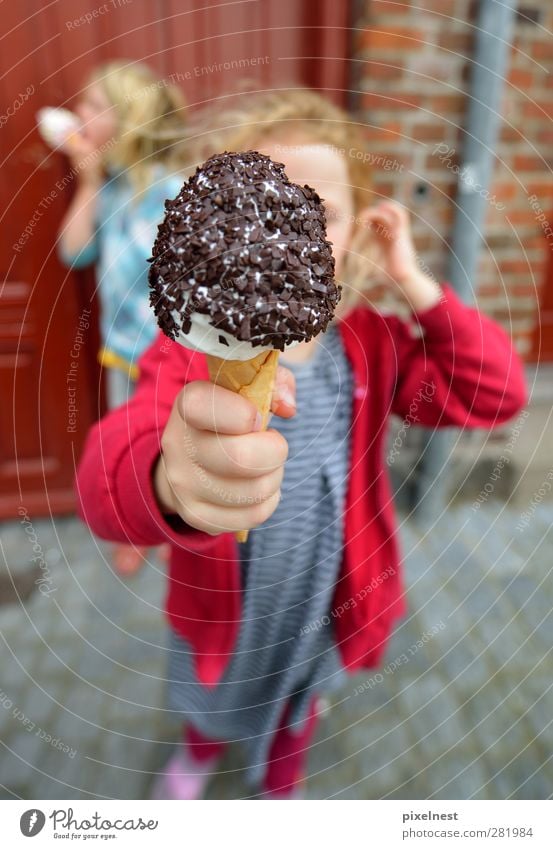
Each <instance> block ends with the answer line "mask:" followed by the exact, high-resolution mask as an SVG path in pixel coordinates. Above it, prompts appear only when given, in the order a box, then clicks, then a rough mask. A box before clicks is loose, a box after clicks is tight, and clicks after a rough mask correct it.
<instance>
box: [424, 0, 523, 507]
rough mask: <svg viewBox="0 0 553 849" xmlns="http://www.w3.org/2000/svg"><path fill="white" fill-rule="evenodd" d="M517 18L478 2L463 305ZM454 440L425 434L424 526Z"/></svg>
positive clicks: (454, 260) (442, 486)
mask: <svg viewBox="0 0 553 849" xmlns="http://www.w3.org/2000/svg"><path fill="white" fill-rule="evenodd" d="M515 15H516V0H502V2H496V0H481V2H480V5H479V9H478V15H477V22H476V32H475V47H474V55H473V63H474V64H473V67H472V75H471V84H470V89H469V92H468V110H467V117H466V122H465V128H464V141H463V150H462V154H463V164H462V166H461V170H460V174H459V181H458V193H457V211H456V215H455V222H454V225H453V234H452V249H451V252H450V256H449V266H448V274H447V279H448V281H449V282H450V283H451V284H452V286H453V288H454V289H455V291H456V292H457V293H458V294H459V295H460V297H461V298H463V300H465V301H467V302H474V300H475V295H476V292H475V289H476V285H477V281H476V272H477V264H478V257H479V252H480V247H481V244H482V241H483V237H482V226H483V223H484V217H485V211H486V204H487V202H488V201H487V200H486V197H485V191H482V190H483V189H484V190H487V189H488V188H489V185H490V182H491V176H492V172H493V164H494V159H495V156H494V148H495V144H496V141H497V136H498V130H499V126H500V120H501V116H500V114H499V111H500V108H501V96H502V92H503V86H504V79H505V73H506V70H507V65H508V61H509V50H510V47H511V41H512V36H513V30H514V21H515ZM455 438H456V431H455V430H453V429H448V430H435V431H431V430H429V429H424V431H423V439H422V445H421V459H420V462H419V466H418V469H417V477H416V484H415V497H414V505H413V506H414V511H415V514H416V516H417V518H418V519H422V520H423V521H424V522H427V521H432V520H433V519H435V518H437V517H438V516H439V515H440V513H441V512H442V510H443V509H444V507H445V506H446V503H445V502H446V498H447V479H448V462H449V458H450V454H451V452H452V449H453V444H454V441H455Z"/></svg>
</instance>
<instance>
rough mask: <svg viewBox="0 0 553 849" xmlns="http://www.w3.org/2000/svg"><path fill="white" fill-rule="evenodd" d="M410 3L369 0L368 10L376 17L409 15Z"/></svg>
mask: <svg viewBox="0 0 553 849" xmlns="http://www.w3.org/2000/svg"><path fill="white" fill-rule="evenodd" d="M410 7H411V3H391V2H389V0H371V2H370V9H371V12H372V14H373V15H374V16H376V15H405V16H407V15H409V11H410Z"/></svg>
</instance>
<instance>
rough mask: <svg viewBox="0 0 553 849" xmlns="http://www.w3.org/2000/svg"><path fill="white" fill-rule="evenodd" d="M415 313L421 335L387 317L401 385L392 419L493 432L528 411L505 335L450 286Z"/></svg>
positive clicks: (520, 369)
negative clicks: (431, 304) (432, 301)
mask: <svg viewBox="0 0 553 849" xmlns="http://www.w3.org/2000/svg"><path fill="white" fill-rule="evenodd" d="M442 293H443V297H442V298H441V299H440V300H439V301H438V302H437V303H436V304H434V306H432V307H430V308H428V309H425V310H423V311H421V312H416V313H415V315H414V318H415V319H416V320H417V322H418V323H419V325H420V327H421V328H422V330H423V336H422V337H417V336H415V335H414V334H413V332H412V329H411V327H410V326H409V325H408V324H406V323H405V322H403V321H401V320H400V319H399V318H397V317H390V318H389V319H388V322H389V324H390V332H391V335H392V338H393V344H394V347H395V355H396V357H397V359H396V367H397V371H396V374H397V379H396V386H395V391H394V395H393V400H392V412H394V413H396V414H397V415H398V416H401V417H402V418H405V417H407V416H408V415H411V416H412V418H413V421H416V422H417V424H421V425H426V426H427V427H436V426H441V427H443V426H446V425H455V426H458V427H494V426H497V425H500V424H502V423H503V422H505V421H508V420H509V419H510V418H512V417H513V416H514V415H516V413H517V412H518V411H519V410H520V409H521V408H522V407H523V406H524V404H525V403H526V400H527V392H526V385H525V378H524V370H523V366H522V363H521V361H520V358H519V357H518V355H517V353H516V351H515V350H514V348H513V346H512V343H511V341H510V339H509V337H508V336H507V334H506V333H505V332H504V331H503V330H502V328H501V327H499V325H497V324H496V323H495V322H494V321H492V320H491V319H490V318H488V316H486V315H484V314H482V313H480V312H479V311H478V310H477V309H474V308H472V307H468V306H466V305H465V304H463V303H462V301H461V300H460V299H459V298H458V296H457V295H456V294H455V292H454V291H453V289H452V288H451V287H450V286H449V285H447V284H445V285H444V286H443V287H442Z"/></svg>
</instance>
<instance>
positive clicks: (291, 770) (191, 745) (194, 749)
mask: <svg viewBox="0 0 553 849" xmlns="http://www.w3.org/2000/svg"><path fill="white" fill-rule="evenodd" d="M315 704H316V699H313V701H312V702H311V704H310V706H309V715H308V718H307V722H306V724H305V728H304V729H303V731H301V732H300V734H293V733H292V732H291V731H290V729H289V728H287V727H286V725H287V722H288V715H289V706H287V708H286V710H285V711H284V713H283V716H282V719H281V721H280V725H279V727H278V729H277V731H276V734H275V736H274V738H273V742H272V744H271V748H270V750H269V762H268V764H267V773H266V776H265V782H264V790H266V791H268V792H269V793H282V794H287V793H291V792H292V791H293V790H294V787H295V786H296V784H297V783H298V781H299V780H300V779H301V778H302V775H303V772H304V765H305V761H306V759H307V751H308V748H309V744H310V742H311V739H312V737H313V733H314V731H315V726H316V724H317V711H316V708H315ZM184 741H185V743H186V745H187V747H188V750H189V752H190V753H191V755H192V756H193V757H194V758H196V760H198V761H204V760H209V759H210V758H213V757H215V756H216V755H222V754H223V752H224V750H225V747H226V745H227V744H226V743H224V742H222V741H219V740H209V739H208V738H207V737H204V735H203V734H200V732H199V731H196V729H194V728H192V726H190V725H187V726H186V728H185V732H184Z"/></svg>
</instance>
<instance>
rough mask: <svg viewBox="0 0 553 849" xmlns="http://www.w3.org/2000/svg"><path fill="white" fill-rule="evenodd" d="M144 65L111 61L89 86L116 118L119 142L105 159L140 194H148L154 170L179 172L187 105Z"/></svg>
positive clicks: (94, 74)
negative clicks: (99, 91)
mask: <svg viewBox="0 0 553 849" xmlns="http://www.w3.org/2000/svg"><path fill="white" fill-rule="evenodd" d="M171 79H172V78H167V79H160V78H159V77H158V76H157V75H156V74H155V73H154V71H153V70H152V69H151V68H150V67H149V66H148V65H146V64H144V63H142V62H131V61H113V62H108V63H106V64H104V65H100V66H99V67H97V68H95V69H94V71H93V72H92V74H91V75H90V77H89V78H88V81H87V85H98V86H100V88H101V89H102V91H103V92H104V94H105V95H106V97H107V99H108V100H109V102H110V103H111V105H112V106H114V107H115V110H116V115H117V136H116V140H115V144H114V145H113V146H111V147H110V148H109V149H108V150H107V151H106V153H105V154H104V157H103V162H104V164H105V165H106V166H108V167H109V166H111V167H113V168H115V169H116V170H122V171H124V172H125V174H126V176H127V178H128V179H129V181H130V182H131V184H132V185H133V188H134V189H135V191H136V192H137V194H138V193H140V192H142V191H144V190H145V189H147V187H148V184H149V182H150V179H151V175H152V170H153V168H154V166H155V165H158V164H159V163H162V164H163V165H164V166H165V167H166V168H167V170H168V171H174V170H179V168H180V161H181V158H182V152H181V151H180V146H181V144H182V141H183V136H184V135H185V132H186V130H185V111H186V101H185V98H184V94H183V93H182V91H181V89H180V88H179V87H178V86H177V85H175V84H174V83H172V82H170V81H169V80H171Z"/></svg>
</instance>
